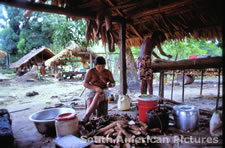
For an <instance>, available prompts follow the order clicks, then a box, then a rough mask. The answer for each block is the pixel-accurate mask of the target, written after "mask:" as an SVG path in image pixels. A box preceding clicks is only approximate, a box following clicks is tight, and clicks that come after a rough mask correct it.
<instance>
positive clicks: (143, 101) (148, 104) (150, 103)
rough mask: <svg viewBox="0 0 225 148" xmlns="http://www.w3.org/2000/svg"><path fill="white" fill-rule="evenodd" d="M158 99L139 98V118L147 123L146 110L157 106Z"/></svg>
mask: <svg viewBox="0 0 225 148" xmlns="http://www.w3.org/2000/svg"><path fill="white" fill-rule="evenodd" d="M157 104H158V99H154V98H153V99H149V98H139V99H138V109H139V120H140V121H141V122H144V123H147V112H148V111H149V110H153V109H156V108H157Z"/></svg>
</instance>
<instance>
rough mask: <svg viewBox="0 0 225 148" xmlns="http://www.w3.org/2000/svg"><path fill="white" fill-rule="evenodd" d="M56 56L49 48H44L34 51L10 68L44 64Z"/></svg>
mask: <svg viewBox="0 0 225 148" xmlns="http://www.w3.org/2000/svg"><path fill="white" fill-rule="evenodd" d="M54 55H55V54H54V53H53V52H52V51H51V50H50V49H49V48H46V47H43V46H42V47H40V48H38V49H33V50H32V51H31V52H29V53H28V54H26V55H25V56H23V57H22V58H21V59H19V60H18V61H16V62H15V63H12V64H11V65H10V68H19V67H21V66H32V65H34V64H37V63H43V62H44V61H46V60H48V59H49V58H51V57H53V56H54Z"/></svg>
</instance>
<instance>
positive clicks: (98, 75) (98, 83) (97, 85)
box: [82, 56, 115, 122]
mask: <svg viewBox="0 0 225 148" xmlns="http://www.w3.org/2000/svg"><path fill="white" fill-rule="evenodd" d="M94 63H95V68H92V69H90V70H89V71H88V72H87V74H86V76H85V79H84V87H86V88H88V89H89V90H88V94H87V99H86V104H87V110H86V113H85V115H84V117H83V120H82V121H83V122H86V121H87V120H88V119H89V117H90V115H91V114H92V113H93V112H94V111H95V109H97V107H101V106H98V105H99V103H100V102H102V101H104V100H105V99H108V96H109V95H110V93H109V90H108V88H110V87H114V86H115V81H114V79H113V76H112V73H111V72H110V71H109V70H107V69H105V64H106V62H105V59H104V58H103V57H101V56H98V57H96V58H95V62H94Z"/></svg>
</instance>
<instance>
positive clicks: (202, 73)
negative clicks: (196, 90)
mask: <svg viewBox="0 0 225 148" xmlns="http://www.w3.org/2000/svg"><path fill="white" fill-rule="evenodd" d="M203 77H204V70H202V72H201V89H200V96H202V88H203Z"/></svg>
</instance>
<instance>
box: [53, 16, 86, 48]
mask: <svg viewBox="0 0 225 148" xmlns="http://www.w3.org/2000/svg"><path fill="white" fill-rule="evenodd" d="M61 21H62V22H61V23H60V24H57V30H56V31H55V33H54V34H53V40H54V43H55V45H56V47H57V48H58V49H63V48H65V47H66V46H68V45H69V44H70V43H71V41H74V42H75V43H76V44H78V45H80V46H82V47H86V41H85V23H84V21H83V20H78V21H76V22H75V21H69V22H67V21H66V18H64V19H63V20H61Z"/></svg>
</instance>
